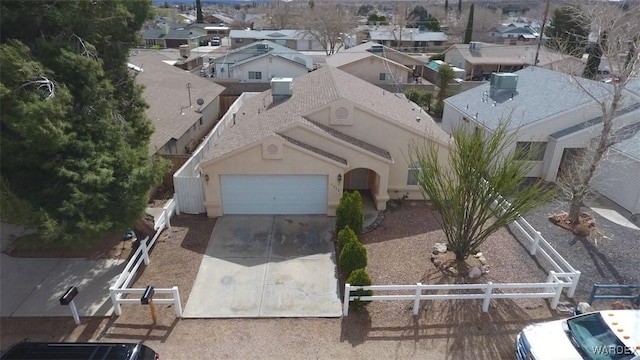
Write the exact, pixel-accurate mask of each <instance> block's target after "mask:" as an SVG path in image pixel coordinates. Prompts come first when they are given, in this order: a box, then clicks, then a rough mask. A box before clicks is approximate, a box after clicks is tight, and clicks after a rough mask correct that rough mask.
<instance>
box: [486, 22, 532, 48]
mask: <svg viewBox="0 0 640 360" xmlns="http://www.w3.org/2000/svg"><path fill="white" fill-rule="evenodd" d="M488 33H489V37H490V38H491V40H492V41H493V42H494V43H503V44H504V43H509V44H513V45H515V44H516V43H517V42H529V41H536V40H538V39H539V38H540V33H539V31H538V30H537V29H534V28H532V27H531V25H530V24H525V23H511V24H508V25H499V26H494V27H492V28H491V29H489V32H488Z"/></svg>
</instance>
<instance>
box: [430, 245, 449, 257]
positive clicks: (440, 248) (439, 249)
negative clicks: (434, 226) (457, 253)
mask: <svg viewBox="0 0 640 360" xmlns="http://www.w3.org/2000/svg"><path fill="white" fill-rule="evenodd" d="M446 252H447V244H444V243H436V244H435V245H434V246H433V253H434V254H436V255H437V254H444V253H446Z"/></svg>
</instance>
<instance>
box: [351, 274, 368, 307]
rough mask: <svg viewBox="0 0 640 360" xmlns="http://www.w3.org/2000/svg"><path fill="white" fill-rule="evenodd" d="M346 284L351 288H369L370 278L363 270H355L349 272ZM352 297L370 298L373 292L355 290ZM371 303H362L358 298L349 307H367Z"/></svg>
mask: <svg viewBox="0 0 640 360" xmlns="http://www.w3.org/2000/svg"><path fill="white" fill-rule="evenodd" d="M347 284H349V285H352V286H369V285H371V277H370V276H369V274H367V271H366V270H365V269H356V270H353V271H352V272H351V275H349V277H348V278H347ZM353 295H354V296H372V295H373V290H362V289H359V290H356V291H354V292H353ZM370 302H371V301H362V300H360V299H359V298H358V299H356V300H354V301H353V302H352V303H351V306H354V307H360V306H364V305H367V304H368V303H370Z"/></svg>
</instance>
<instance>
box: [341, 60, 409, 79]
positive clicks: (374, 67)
mask: <svg viewBox="0 0 640 360" xmlns="http://www.w3.org/2000/svg"><path fill="white" fill-rule="evenodd" d="M339 69H340V70H343V71H346V72H348V73H349V74H351V75H353V76H356V77H358V78H360V79H362V80H365V81H367V82H370V83H372V84H395V83H396V82H398V83H407V82H409V80H410V78H409V77H410V76H411V72H410V71H408V70H407V69H406V68H404V67H401V66H398V65H396V64H393V63H390V62H385V61H383V60H381V59H380V58H376V57H375V56H370V57H368V58H366V59H363V60H361V61H356V62H353V63H349V64H345V65H343V66H341V67H340V68H339ZM381 73H385V74H389V73H390V74H391V75H392V76H393V79H395V81H394V80H393V79H385V80H380V74H381Z"/></svg>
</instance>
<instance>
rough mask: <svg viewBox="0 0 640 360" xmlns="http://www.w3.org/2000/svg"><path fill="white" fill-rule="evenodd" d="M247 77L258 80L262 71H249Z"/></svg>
mask: <svg viewBox="0 0 640 360" xmlns="http://www.w3.org/2000/svg"><path fill="white" fill-rule="evenodd" d="M249 79H251V80H260V79H262V72H260V71H249Z"/></svg>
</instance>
